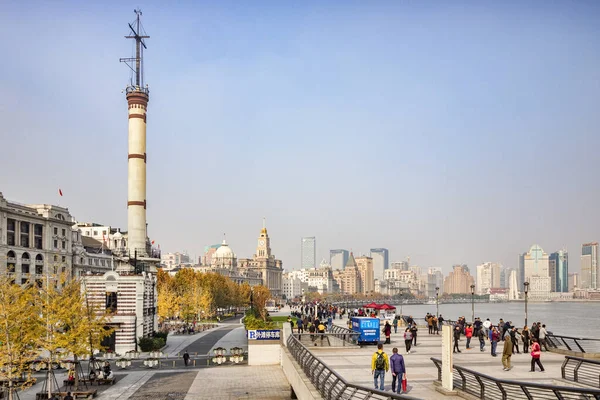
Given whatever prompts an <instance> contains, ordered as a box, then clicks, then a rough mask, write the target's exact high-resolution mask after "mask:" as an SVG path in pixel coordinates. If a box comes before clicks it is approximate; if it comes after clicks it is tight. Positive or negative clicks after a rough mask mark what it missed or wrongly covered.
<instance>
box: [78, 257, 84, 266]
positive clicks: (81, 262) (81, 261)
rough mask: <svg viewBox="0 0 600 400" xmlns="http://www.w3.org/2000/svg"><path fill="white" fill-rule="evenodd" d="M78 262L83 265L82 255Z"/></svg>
mask: <svg viewBox="0 0 600 400" xmlns="http://www.w3.org/2000/svg"><path fill="white" fill-rule="evenodd" d="M79 264H81V265H83V257H81V258H80V259H79Z"/></svg>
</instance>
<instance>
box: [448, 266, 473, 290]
mask: <svg viewBox="0 0 600 400" xmlns="http://www.w3.org/2000/svg"><path fill="white" fill-rule="evenodd" d="M473 284H475V279H473V277H472V276H471V274H470V273H469V272H468V271H466V270H465V268H464V266H463V265H455V266H454V267H453V269H452V272H450V274H448V276H447V277H446V278H445V279H444V292H443V293H446V294H471V285H473Z"/></svg>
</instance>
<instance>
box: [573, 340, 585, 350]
mask: <svg viewBox="0 0 600 400" xmlns="http://www.w3.org/2000/svg"><path fill="white" fill-rule="evenodd" d="M574 340H575V344H576V345H577V347H579V350H581V352H582V353H585V350H584V349H583V347H581V345H580V344H579V341H578V340H577V339H574Z"/></svg>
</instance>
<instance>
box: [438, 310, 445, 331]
mask: <svg viewBox="0 0 600 400" xmlns="http://www.w3.org/2000/svg"><path fill="white" fill-rule="evenodd" d="M443 325H444V317H442V314H440V315H439V317H438V335H439V334H440V332H439V331H441V330H442V326H443Z"/></svg>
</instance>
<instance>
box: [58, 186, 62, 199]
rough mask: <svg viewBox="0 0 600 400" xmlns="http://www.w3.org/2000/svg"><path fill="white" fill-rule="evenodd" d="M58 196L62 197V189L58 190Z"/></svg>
mask: <svg viewBox="0 0 600 400" xmlns="http://www.w3.org/2000/svg"><path fill="white" fill-rule="evenodd" d="M58 194H60V197H62V190H60V188H59V189H58Z"/></svg>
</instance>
